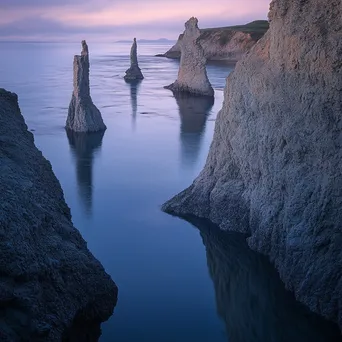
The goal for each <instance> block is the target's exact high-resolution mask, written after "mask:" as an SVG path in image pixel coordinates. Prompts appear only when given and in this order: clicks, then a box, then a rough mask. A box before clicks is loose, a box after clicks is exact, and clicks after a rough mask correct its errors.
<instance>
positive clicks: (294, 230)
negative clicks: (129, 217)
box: [163, 0, 342, 328]
mask: <svg viewBox="0 0 342 342" xmlns="http://www.w3.org/2000/svg"><path fill="white" fill-rule="evenodd" d="M341 18H342V8H341V1H340V0H331V1H323V0H306V1H302V0H276V1H272V3H271V7H270V12H269V21H270V29H269V30H268V31H267V33H266V34H265V35H264V37H263V38H261V39H260V40H259V41H258V42H257V43H256V45H254V47H253V48H252V49H251V50H250V52H249V53H248V54H246V55H245V57H244V58H243V59H242V60H241V61H240V62H238V63H237V65H236V68H235V70H234V71H233V72H232V73H231V74H230V75H229V77H228V79H227V84H226V87H225V91H224V102H223V107H222V109H221V111H220V112H219V114H218V117H217V120H216V125H215V132H214V138H213V142H212V144H211V147H210V152H209V155H208V158H207V162H206V165H205V167H204V169H203V170H202V172H201V173H200V175H199V176H198V178H197V179H196V180H195V181H194V182H193V184H192V185H191V186H190V187H189V188H188V189H186V190H185V191H183V192H182V193H181V194H179V195H177V196H176V197H174V198H173V199H171V200H170V201H169V202H167V203H166V204H165V205H164V206H163V209H164V210H165V211H167V212H169V213H172V214H175V215H180V216H186V215H189V214H193V215H196V216H200V217H205V218H208V219H210V220H211V221H213V222H214V223H217V224H218V225H220V227H221V228H222V229H226V230H237V231H241V232H245V233H248V234H249V235H250V237H249V238H248V244H249V246H250V247H251V248H252V249H254V250H256V251H258V252H260V253H263V254H265V255H268V256H269V258H270V260H271V261H272V262H273V263H274V265H275V267H276V268H277V270H278V271H279V274H280V276H281V278H282V280H283V282H284V283H285V285H286V287H287V288H288V289H289V290H291V291H293V292H294V294H295V296H296V298H297V299H298V300H299V301H301V302H302V303H304V304H306V305H307V306H308V307H309V308H310V309H311V310H312V311H314V312H316V313H319V314H321V315H322V316H324V317H325V318H327V319H330V320H332V321H335V322H337V323H338V324H339V326H340V328H342V267H341V265H342V249H341V241H342V229H341V226H342V163H341V160H342V133H341V132H342V120H341V115H342V114H341V113H342V98H341V91H342V78H341V74H342V64H341V51H342V37H341V32H342V20H341Z"/></svg>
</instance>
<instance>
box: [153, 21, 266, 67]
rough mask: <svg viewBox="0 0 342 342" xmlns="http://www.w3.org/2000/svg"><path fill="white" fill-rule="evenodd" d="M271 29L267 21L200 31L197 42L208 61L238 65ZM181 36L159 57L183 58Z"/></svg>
mask: <svg viewBox="0 0 342 342" xmlns="http://www.w3.org/2000/svg"><path fill="white" fill-rule="evenodd" d="M268 28H269V24H268V21H267V20H256V21H253V22H251V23H248V24H246V25H237V26H227V27H215V28H206V29H200V31H201V35H200V36H199V37H198V38H197V41H198V42H199V44H200V45H201V46H202V48H203V51H204V56H205V57H206V59H207V61H210V60H211V61H215V60H225V61H227V62H229V63H236V62H237V61H239V60H240V59H241V58H242V56H243V55H244V54H245V53H246V52H248V51H249V50H250V49H251V48H252V47H253V46H254V45H255V43H256V42H257V41H258V40H259V39H260V38H261V37H262V36H263V35H264V34H265V33H266V31H267V30H268ZM182 39H183V34H180V35H179V37H178V40H177V42H176V44H175V45H173V46H172V47H171V48H170V49H169V50H168V51H167V52H165V53H164V54H159V55H156V56H157V57H167V58H172V59H178V58H180V56H181V48H180V43H181V41H182Z"/></svg>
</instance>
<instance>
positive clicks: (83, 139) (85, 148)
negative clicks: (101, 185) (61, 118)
mask: <svg viewBox="0 0 342 342" xmlns="http://www.w3.org/2000/svg"><path fill="white" fill-rule="evenodd" d="M66 132H67V137H68V140H69V145H70V148H71V151H72V152H73V155H74V157H75V159H76V175H77V184H78V193H79V196H80V198H81V201H82V202H83V206H84V210H85V213H86V214H87V215H88V216H91V213H92V195H93V184H92V183H93V162H94V153H95V152H96V151H97V150H99V149H100V148H101V144H102V138H103V135H104V131H102V132H95V133H79V132H73V131H69V130H67V131H66Z"/></svg>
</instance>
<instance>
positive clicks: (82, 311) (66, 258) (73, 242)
mask: <svg viewBox="0 0 342 342" xmlns="http://www.w3.org/2000/svg"><path fill="white" fill-rule="evenodd" d="M17 101H18V99H17V95H16V94H13V93H10V92H7V91H5V90H3V89H0V250H1V257H0V340H1V341H10V342H14V341H15V342H16V341H44V342H46V341H56V342H57V341H58V342H60V341H61V340H62V338H63V339H64V341H97V337H96V336H98V335H99V333H100V328H99V327H100V323H101V322H102V321H105V320H107V319H108V318H109V316H110V315H111V314H112V312H113V309H114V306H115V304H116V300H117V287H116V286H115V284H114V283H113V281H112V280H111V278H110V277H109V275H108V274H106V273H105V271H104V269H103V267H102V266H101V264H100V263H99V262H98V261H97V260H96V259H95V258H94V256H93V255H92V254H91V253H90V252H89V250H88V249H87V244H86V242H85V241H84V240H83V238H82V237H81V235H80V233H79V232H78V230H76V229H75V228H74V227H73V225H72V222H71V214H70V209H69V208H68V206H67V204H66V203H65V201H64V195H63V191H62V189H61V186H60V184H59V182H58V180H57V178H56V177H55V175H54V174H53V171H52V168H51V164H50V163H49V162H48V161H47V160H46V159H45V158H44V157H43V156H42V153H41V152H40V151H39V150H38V149H37V148H36V147H35V145H34V140H33V135H32V133H30V132H28V130H27V126H26V124H25V122H24V119H23V117H22V115H21V113H20V109H19V106H18V102H17ZM76 322H77V325H78V326H81V327H82V329H79V332H80V333H78V332H77V331H78V330H77V329H75V324H76ZM86 335H88V337H89V336H93V338H88V339H87V338H86Z"/></svg>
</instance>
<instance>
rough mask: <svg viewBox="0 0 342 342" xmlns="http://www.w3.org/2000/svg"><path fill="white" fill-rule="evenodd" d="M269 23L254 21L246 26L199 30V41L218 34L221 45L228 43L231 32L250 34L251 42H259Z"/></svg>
mask: <svg viewBox="0 0 342 342" xmlns="http://www.w3.org/2000/svg"><path fill="white" fill-rule="evenodd" d="M268 28H269V23H268V21H267V20H255V21H252V22H250V23H248V24H246V25H235V26H225V27H213V28H205V29H201V37H200V39H207V38H209V37H210V36H211V35H212V34H213V33H217V32H220V41H221V40H222V45H224V44H225V43H226V41H228V40H229V39H230V37H231V35H232V33H233V32H244V33H250V34H251V37H252V39H253V40H259V39H260V38H261V37H262V36H263V35H264V34H265V33H266V31H267V30H268Z"/></svg>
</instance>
